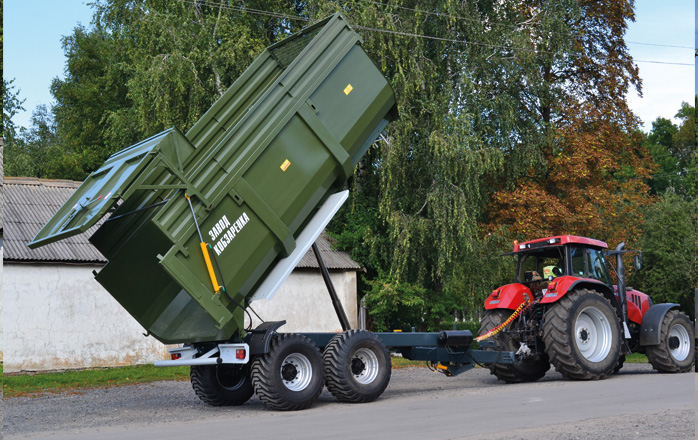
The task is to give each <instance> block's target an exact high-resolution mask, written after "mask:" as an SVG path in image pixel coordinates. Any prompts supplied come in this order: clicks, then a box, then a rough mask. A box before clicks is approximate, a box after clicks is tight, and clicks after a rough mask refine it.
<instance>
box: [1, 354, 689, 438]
mask: <svg viewBox="0 0 698 440" xmlns="http://www.w3.org/2000/svg"><path fill="white" fill-rule="evenodd" d="M697 377H698V376H697ZM690 379H691V378H690V377H687V375H660V374H658V373H656V372H654V371H653V370H652V369H651V367H650V366H649V365H646V364H628V365H626V366H625V367H624V368H623V370H622V371H621V372H620V374H618V375H617V376H614V377H613V378H610V379H607V380H605V381H601V382H587V383H584V382H568V381H564V380H562V377H561V376H560V375H559V374H557V373H555V372H548V374H547V375H546V376H545V377H544V378H543V379H542V380H541V381H539V382H536V383H532V384H517V385H508V384H504V383H502V382H499V381H497V380H496V378H494V376H491V375H490V374H489V371H488V370H484V369H479V368H478V369H475V370H473V371H469V372H466V373H464V374H462V375H461V376H458V377H454V378H447V377H445V376H443V375H441V374H435V373H432V372H431V371H429V370H427V369H425V368H408V369H401V370H394V371H393V374H392V379H391V382H390V385H389V387H388V389H387V390H386V392H385V393H384V394H383V396H382V397H381V398H380V399H379V400H378V401H377V402H375V403H372V404H366V405H347V404H341V403H338V402H337V401H336V400H335V399H334V397H332V395H330V394H329V392H327V390H325V391H323V394H322V395H321V397H320V399H319V401H318V402H317V404H316V405H315V406H314V407H313V408H312V409H310V410H307V411H302V412H299V413H278V412H273V411H270V410H268V409H266V407H264V405H263V404H262V403H261V402H260V401H259V399H257V398H256V397H253V398H252V399H251V400H250V401H249V402H248V403H246V404H245V405H242V406H240V407H223V408H214V407H210V406H207V405H205V404H204V403H202V402H201V401H200V400H199V399H198V398H197V397H196V396H195V395H194V393H193V391H192V390H191V386H190V384H189V382H156V383H151V384H142V385H132V386H122V387H115V388H108V389H93V390H86V391H79V392H65V393H61V394H56V395H48V396H41V397H34V398H29V397H18V398H9V399H5V401H4V411H3V416H4V421H3V431H4V434H5V437H4V438H5V439H13V438H18V439H20V438H21V439H24V438H54V437H55V436H58V434H60V436H63V438H71V437H70V436H71V435H73V434H75V435H79V434H83V435H86V436H87V437H86V438H89V435H90V434H89V433H90V432H94V433H96V432H101V433H118V432H119V431H120V430H123V431H124V432H125V431H133V430H138V429H146V428H152V427H157V426H162V427H167V426H182V427H190V426H192V425H193V424H205V425H208V426H216V424H228V423H229V424H231V425H236V426H242V425H240V424H239V423H238V422H240V421H244V424H243V425H244V426H257V425H259V426H265V425H266V424H268V423H269V421H270V420H272V421H273V420H278V419H279V417H282V418H285V419H288V420H292V418H293V417H294V414H297V415H298V416H297V420H298V421H300V420H301V417H305V418H307V422H306V423H307V424H308V425H307V429H308V430H309V432H311V430H312V429H313V426H312V425H311V424H312V423H319V422H318V421H317V420H316V419H315V417H319V420H323V419H332V418H333V417H334V418H336V419H337V420H339V419H340V418H342V417H344V418H346V417H348V416H349V417H350V416H351V415H352V414H356V415H357V416H358V417H363V418H364V420H365V421H366V423H367V424H370V423H372V422H371V418H370V417H368V416H367V415H370V414H374V413H376V412H378V413H380V412H385V414H386V416H385V417H386V418H385V419H382V420H381V419H376V421H374V423H377V424H380V425H382V424H383V422H386V423H387V422H388V421H389V420H390V417H397V418H400V417H405V414H404V413H405V411H412V410H414V411H415V417H419V414H420V413H421V414H431V415H430V416H429V417H430V420H429V421H428V422H429V423H430V424H431V423H434V424H439V417H441V416H440V414H442V413H443V417H444V419H443V420H444V422H445V421H449V422H450V421H451V419H452V418H453V417H459V414H461V415H462V417H463V418H464V420H465V418H466V417H474V419H473V421H471V422H470V423H471V425H472V427H473V430H472V431H471V434H469V435H464V434H465V433H466V432H467V428H466V427H465V426H464V428H463V430H458V431H456V432H451V431H449V430H448V429H447V428H446V426H447V424H444V428H443V429H444V432H443V433H441V434H442V435H439V437H441V438H475V439H483V440H484V439H485V438H487V439H488V440H492V439H502V440H503V439H539V438H547V439H619V438H621V439H622V438H643V439H655V438H656V439H665V438H672V439H694V438H695V384H693V382H692V381H691V380H690ZM696 380H697V381H698V379H696ZM677 381H678V382H681V383H680V384H679V383H678V382H677ZM647 382H652V383H658V384H659V386H660V387H663V386H664V385H663V384H664V383H666V384H670V385H671V386H681V387H682V390H683V391H682V393H684V392H685V393H686V394H690V399H687V398H686V396H685V395H681V396H677V397H680V398H677V399H672V398H669V399H665V401H664V402H663V403H662V405H652V403H651V396H649V397H648V398H647V399H648V402H646V403H647V404H646V405H645V404H642V405H641V403H643V402H635V403H634V404H633V405H628V406H627V408H626V407H625V406H624V407H623V408H620V409H619V408H613V411H611V412H609V413H608V414H609V416H608V417H598V416H589V417H587V416H586V415H585V413H583V412H580V413H579V414H571V415H570V417H569V418H570V419H574V421H573V422H566V423H555V422H556V420H554V419H553V420H550V419H548V418H546V417H545V416H544V414H543V413H541V412H537V411H539V410H540V409H543V408H544V407H542V406H537V405H539V403H540V404H543V403H545V402H543V401H544V400H549V399H548V397H545V398H542V399H541V402H537V401H536V397H535V396H537V395H542V396H550V395H559V394H565V393H566V394H568V395H569V398H570V399H574V398H575V393H577V392H579V393H581V392H582V391H583V390H590V389H591V390H594V389H601V388H594V387H598V384H601V385H602V386H603V387H606V386H607V385H608V386H614V387H619V389H620V390H626V389H627V390H631V389H633V390H634V389H635V387H642V386H643V383H647ZM685 383H689V384H690V385H691V386H688V387H686V386H685ZM697 383H698V382H697ZM585 384H586V385H585ZM667 386H669V385H667ZM593 392H595V391H592V393H593ZM650 392H651V391H650ZM514 395H516V396H523V397H527V396H530V397H531V398H530V399H528V400H524V401H523V402H525V403H524V404H522V403H521V401H517V400H516V399H513V398H510V397H511V396H514ZM584 398H585V399H587V402H588V399H590V398H591V399H593V394H592V395H591V397H589V396H585V397H584ZM634 400H638V399H637V398H634ZM668 400H670V401H668ZM478 402H480V403H483V402H484V403H483V407H482V408H481V409H480V408H478ZM487 402H489V405H493V406H494V407H495V408H497V411H496V412H497V413H496V414H493V413H491V412H488V411H487V406H486V405H487V404H488V403H487ZM598 404H599V405H603V404H604V402H603V401H599V402H598ZM440 406H441V407H442V408H443V410H442V411H441V410H440V409H439V407H440ZM522 406H525V407H526V411H528V408H530V411H531V414H532V415H535V417H531V418H530V420H531V422H530V423H528V424H521V425H517V426H510V425H507V424H500V423H499V420H500V419H501V417H503V416H506V415H507V414H508V413H511V414H516V412H517V411H521V410H522V408H521V407H522ZM587 406H588V404H587ZM361 407H364V408H370V410H371V411H370V413H366V414H364V413H361V412H359V411H366V410H365V409H360V408H361ZM393 408H395V411H398V413H397V414H394V416H391V415H390V414H391V411H392V410H393ZM476 410H481V411H483V415H482V416H477V414H475V413H473V411H476ZM362 414H363V415H362ZM589 414H591V412H590V413H589ZM272 416H274V417H275V418H274V417H272ZM407 420H409V419H407ZM478 420H479V424H480V425H483V426H484V428H482V427H480V428H476V426H475V424H477V422H478ZM488 420H490V421H491V423H486V422H487V421H488ZM399 426H400V425H397V429H399ZM380 428H381V426H377V427H376V431H375V432H376V433H378V432H381V431H380ZM478 429H479V430H480V431H481V432H479V433H478ZM483 429H484V430H483ZM437 431H438V430H437ZM486 431H488V432H486ZM369 432H370V431H369ZM416 434H417V433H415V437H413V436H411V435H410V432H406V433H403V434H402V435H401V436H400V437H401V438H403V439H405V438H416ZM444 434H445V435H444ZM114 435H115V437H114V438H119V437H118V434H114ZM420 435H421V434H420ZM261 437H262V438H263V437H264V436H261ZM304 437H307V438H315V437H313V436H300V437H294V438H304ZM369 437H370V436H369ZM109 438H111V437H109ZM210 438H213V437H210ZM270 438H271V437H270ZM318 438H321V437H318ZM337 438H342V436H337ZM347 438H351V436H347Z"/></svg>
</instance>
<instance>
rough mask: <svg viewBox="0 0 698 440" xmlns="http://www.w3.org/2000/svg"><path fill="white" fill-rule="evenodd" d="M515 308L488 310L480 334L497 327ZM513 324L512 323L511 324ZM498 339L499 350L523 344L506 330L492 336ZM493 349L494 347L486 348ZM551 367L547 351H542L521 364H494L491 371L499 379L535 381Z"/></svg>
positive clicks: (510, 348)
mask: <svg viewBox="0 0 698 440" xmlns="http://www.w3.org/2000/svg"><path fill="white" fill-rule="evenodd" d="M513 312H514V311H513V310H507V309H496V310H488V311H486V312H485V316H484V317H483V318H482V322H481V324H480V331H479V332H478V334H479V335H484V334H485V333H487V332H489V331H490V330H492V329H493V328H495V327H497V326H498V325H500V324H501V323H503V322H504V321H506V320H507V319H509V317H510V316H511V314H512V313H513ZM510 325H511V324H510ZM492 338H493V339H494V340H496V341H497V344H498V346H499V347H498V348H499V350H503V351H517V350H518V349H519V347H520V346H521V344H520V343H519V342H517V341H515V340H514V339H512V338H511V336H509V335H508V334H506V333H505V332H504V331H502V332H499V333H497V334H496V335H494V336H492ZM485 350H493V348H485ZM549 369H550V361H549V360H548V356H547V355H546V354H545V353H540V354H538V355H537V357H527V358H524V360H523V361H522V362H521V363H520V364H494V365H492V366H491V367H490V373H492V374H493V375H495V376H496V377H497V379H500V380H503V381H505V382H508V383H520V382H535V381H537V380H538V379H540V378H542V377H543V376H545V373H546V372H547V371H548V370H549Z"/></svg>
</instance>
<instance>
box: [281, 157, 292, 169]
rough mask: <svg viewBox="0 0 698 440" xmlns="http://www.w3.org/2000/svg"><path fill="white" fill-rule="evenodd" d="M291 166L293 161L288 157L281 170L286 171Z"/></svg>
mask: <svg viewBox="0 0 698 440" xmlns="http://www.w3.org/2000/svg"><path fill="white" fill-rule="evenodd" d="M289 166H291V162H289V160H288V159H286V160H285V161H284V163H282V164H281V166H280V167H279V168H281V171H286V170H287V169H288V167H289Z"/></svg>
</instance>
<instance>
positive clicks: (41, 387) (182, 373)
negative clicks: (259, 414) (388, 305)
mask: <svg viewBox="0 0 698 440" xmlns="http://www.w3.org/2000/svg"><path fill="white" fill-rule="evenodd" d="M625 362H626V363H629V364H637V363H647V356H645V355H643V354H640V353H634V354H631V355H630V356H628V357H627V358H626V360H625ZM392 364H393V368H394V369H397V370H399V369H403V368H409V367H424V366H425V365H426V364H425V362H424V361H410V360H407V359H405V358H402V357H395V356H394V357H393V358H392ZM1 374H2V364H0V375H1ZM162 380H179V381H186V380H189V367H166V368H156V367H154V366H152V365H135V366H131V367H115V368H97V369H92V370H78V371H66V372H63V373H36V374H16V375H9V376H4V382H3V385H2V389H3V394H4V397H5V398H10V397H27V396H28V397H36V396H40V395H44V394H54V393H60V392H65V391H72V392H80V390H86V389H91V388H109V387H116V386H122V385H131V384H138V383H148V382H157V381H162Z"/></svg>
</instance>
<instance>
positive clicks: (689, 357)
mask: <svg viewBox="0 0 698 440" xmlns="http://www.w3.org/2000/svg"><path fill="white" fill-rule="evenodd" d="M693 338H694V329H693V324H692V323H691V320H690V319H689V318H688V316H686V315H685V314H684V313H682V312H679V311H678V310H669V311H668V312H667V314H666V316H664V320H663V321H662V329H661V334H660V342H659V345H648V346H647V347H646V354H647V359H649V361H650V364H652V366H653V367H654V369H655V370H657V371H659V372H660V373H685V372H687V371H690V370H691V369H692V368H693V363H694V361H695V358H694V356H693V352H694V350H695V348H694V344H695V340H694V339H693Z"/></svg>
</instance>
